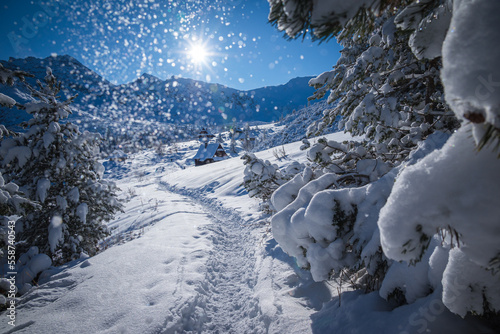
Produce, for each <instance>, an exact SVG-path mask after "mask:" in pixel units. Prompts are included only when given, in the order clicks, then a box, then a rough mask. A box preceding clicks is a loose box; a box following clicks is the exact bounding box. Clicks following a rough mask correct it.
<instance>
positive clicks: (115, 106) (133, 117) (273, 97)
mask: <svg viewBox="0 0 500 334" xmlns="http://www.w3.org/2000/svg"><path fill="white" fill-rule="evenodd" d="M0 63H2V65H3V66H4V67H6V68H11V69H21V70H24V71H27V72H29V73H32V74H33V75H34V76H35V78H29V79H28V80H27V81H28V82H29V83H30V84H31V85H35V84H36V80H40V81H42V82H43V78H44V77H45V71H46V67H47V66H49V67H51V68H52V70H53V73H54V75H55V76H56V77H57V78H58V80H60V81H61V82H62V87H63V91H64V95H66V96H71V95H74V94H78V96H77V98H76V99H75V102H74V104H73V105H72V106H73V107H74V109H75V110H77V112H75V113H74V115H73V116H71V117H72V119H73V120H77V121H78V122H79V123H81V124H82V125H85V126H86V127H88V128H91V129H93V130H98V131H101V132H104V130H105V129H106V128H108V127H112V128H114V127H116V128H125V129H129V130H131V129H134V128H136V126H141V127H142V126H144V125H145V124H158V122H159V123H160V124H198V125H206V124H224V123H233V122H246V121H248V122H252V121H265V122H268V121H274V120H278V119H279V118H280V117H282V116H285V115H287V114H289V113H291V112H292V111H293V110H295V109H299V108H300V107H301V106H304V105H306V104H307V97H308V96H310V95H312V93H313V91H314V89H313V88H311V87H309V86H308V84H307V83H308V81H309V79H310V78H309V77H304V78H296V79H292V80H290V81H289V82H288V83H286V84H284V85H280V86H271V87H263V88H259V89H255V90H250V91H240V90H237V89H233V88H229V87H226V86H223V85H219V84H215V83H206V82H202V81H196V80H192V79H186V78H179V77H172V78H169V79H167V80H161V79H159V78H157V77H155V76H152V75H149V74H143V75H142V76H141V77H139V78H138V79H136V80H135V81H133V82H130V83H127V84H122V85H114V84H112V83H110V82H109V81H107V80H106V79H104V78H102V77H101V76H99V75H98V74H97V73H95V72H93V71H92V70H90V69H88V68H87V67H85V66H84V65H83V64H81V63H80V62H79V61H78V60H76V59H74V58H72V57H70V56H67V55H66V56H55V57H53V56H51V57H47V58H45V59H38V58H33V57H28V58H25V59H15V58H11V59H9V61H0ZM0 92H2V93H4V94H7V95H10V96H12V97H14V98H15V99H16V100H18V102H23V101H27V100H29V98H30V96H29V94H28V90H27V89H26V88H25V87H24V86H23V85H21V84H18V85H16V86H14V87H6V86H1V87H0ZM63 97H64V96H63ZM28 117H29V116H28V115H27V114H25V113H24V112H22V111H17V110H8V109H1V113H0V122H1V123H3V124H5V125H7V126H11V127H12V126H14V125H17V124H19V123H20V122H21V121H24V120H26V119H27V118H28Z"/></svg>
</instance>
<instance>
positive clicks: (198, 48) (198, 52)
mask: <svg viewBox="0 0 500 334" xmlns="http://www.w3.org/2000/svg"><path fill="white" fill-rule="evenodd" d="M189 57H190V58H191V61H192V62H193V63H197V64H201V63H205V62H206V61H207V57H208V52H207V49H206V47H205V46H204V45H202V44H194V45H191V48H190V49H189Z"/></svg>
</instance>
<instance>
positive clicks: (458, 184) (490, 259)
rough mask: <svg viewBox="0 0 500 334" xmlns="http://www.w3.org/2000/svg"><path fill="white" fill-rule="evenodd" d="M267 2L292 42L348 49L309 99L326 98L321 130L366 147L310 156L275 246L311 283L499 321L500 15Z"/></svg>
mask: <svg viewBox="0 0 500 334" xmlns="http://www.w3.org/2000/svg"><path fill="white" fill-rule="evenodd" d="M269 2H270V7H271V12H270V15H269V19H270V21H271V22H272V23H273V24H275V25H276V26H277V27H278V29H280V30H283V31H285V32H286V34H287V35H288V36H289V37H290V38H297V37H298V36H305V35H306V34H311V36H312V38H313V39H316V40H322V41H325V40H328V39H329V38H332V37H337V40H339V41H340V43H341V44H342V45H343V46H344V50H343V51H342V56H341V58H340V60H339V62H338V63H337V65H336V66H335V69H334V70H333V71H330V72H326V73H323V74H322V75H320V76H318V77H317V78H315V79H313V80H311V82H310V84H312V85H314V86H315V88H317V91H316V93H315V95H314V96H313V99H314V98H319V97H323V96H324V95H325V94H326V93H328V92H329V91H331V93H330V97H329V102H334V101H335V102H338V105H336V106H333V107H332V108H331V109H329V110H327V111H325V119H324V123H325V124H329V123H331V122H333V120H334V119H336V118H337V117H338V116H342V121H341V126H342V127H344V129H345V130H346V131H348V132H350V133H352V134H355V135H364V136H365V138H366V139H367V140H366V142H365V143H363V145H357V144H355V143H335V142H330V141H327V140H321V141H318V143H317V144H315V145H313V146H312V147H311V148H310V150H309V158H310V159H311V160H312V161H314V163H313V164H312V165H311V168H308V169H306V170H305V171H304V173H302V174H300V175H297V176H296V177H295V178H294V179H292V180H291V181H290V182H288V183H286V184H284V185H283V186H281V187H280V188H279V189H277V190H276V191H275V193H274V194H273V195H272V202H273V205H274V207H275V208H276V209H277V210H278V213H277V214H276V215H274V216H273V218H272V226H273V234H274V236H275V238H276V240H277V241H278V243H279V244H280V245H281V247H282V248H283V249H284V250H285V251H286V252H288V253H289V254H291V255H293V256H295V257H296V258H297V261H298V263H299V265H301V266H302V267H304V268H309V269H310V270H311V272H312V275H313V278H314V279H315V280H323V279H328V278H330V277H332V276H334V275H337V276H340V275H342V273H346V272H347V273H349V276H350V277H349V278H348V279H349V280H350V281H354V282H355V283H358V282H362V285H361V286H363V287H365V288H368V289H378V288H380V295H381V296H382V297H384V298H387V299H394V300H396V301H398V302H400V303H405V302H407V303H412V302H414V301H415V300H417V299H418V298H422V297H425V296H427V295H429V294H430V293H431V292H432V291H443V295H442V301H443V303H444V304H445V305H446V307H448V309H449V310H451V311H452V312H454V313H457V314H460V315H461V316H465V315H466V314H467V313H468V312H471V313H473V314H479V315H481V314H487V315H488V314H489V315H491V314H494V313H497V314H498V311H499V310H500V302H498V298H497V296H498V293H497V290H496V288H495V287H496V286H498V282H499V278H500V276H499V274H498V268H499V266H498V263H500V261H499V260H498V259H499V256H498V254H499V253H498V246H497V245H498V233H496V232H498V231H497V230H495V231H496V232H492V231H493V228H494V226H497V224H496V223H495V222H496V221H498V212H499V211H498V205H496V204H497V203H496V202H495V201H497V198H498V196H499V192H498V187H497V186H496V185H497V184H498V172H497V171H498V166H499V162H498V156H496V153H494V150H495V149H496V150H497V152H498V149H499V147H500V144H498V143H500V140H499V139H498V138H499V133H500V131H499V130H498V129H499V128H500V127H499V126H498V124H499V123H498V119H499V116H498V115H499V112H498V110H499V109H498V96H499V95H498V94H495V92H494V91H495V89H494V87H498V83H497V82H496V81H495V80H494V78H495V77H498V76H497V75H498V73H499V71H498V61H497V60H496V59H498V57H497V56H498V53H499V50H500V49H499V48H498V47H497V44H498V43H496V41H497V40H498V37H499V36H500V35H499V33H498V31H500V30H499V29H498V26H499V25H498V23H497V18H496V17H495V15H494V14H492V13H494V12H496V11H498V9H499V8H500V6H499V5H498V3H496V2H494V1H455V2H453V6H452V2H451V1H446V0H438V1H429V0H426V1H404V0H395V1H394V0H387V1H375V0H369V1H364V0H362V1H361V0H360V1H356V0H355V1H349V2H346V1H341V0H334V1H327V0H321V1H315V0H314V1H313V0H306V1H298V0H290V1H279V0H270V1H269ZM476 27H480V28H481V29H482V30H480V28H477V30H478V32H473V33H472V31H473V30H474V29H476ZM445 39H446V43H444V41H445ZM463 45H468V46H469V47H468V48H467V52H464V53H463V54H462V49H463ZM490 53H491V54H490ZM486 77H487V78H488V80H486ZM445 92H446V94H445ZM445 97H446V102H447V103H448V104H449V105H450V106H451V109H452V110H451V109H450V107H449V106H448V105H447V104H446V102H445ZM457 118H458V119H460V121H462V122H464V123H465V125H464V126H462V127H461V128H460V129H458V130H457V131H456V132H455V131H454V130H456V129H457V128H458V126H459V123H458V121H457ZM313 128H316V129H317V126H316V125H313V126H311V129H313ZM312 133H314V132H312ZM448 138H449V139H448ZM447 139H448V141H447V142H446V145H445V146H444V147H442V145H443V144H444V143H445V141H446V140H447ZM495 140H496V143H495V144H497V145H496V146H495V147H494V150H493V151H489V150H488V152H483V151H486V150H485V147H486V146H488V144H490V143H492V142H495ZM474 145H475V146H476V149H478V150H481V149H483V150H482V151H481V152H479V153H476V152H474V151H473V147H474ZM433 151H436V152H435V153H433V154H429V153H430V152H433ZM423 157H425V158H423ZM422 158H423V159H422ZM413 164H415V166H411V165H413ZM381 167H382V168H381ZM407 167H408V168H407ZM306 171H307V172H306ZM464 180H467V181H468V183H466V184H465V185H463V184H464ZM340 181H342V182H340ZM493 184H494V186H492V185H493ZM436 194H438V195H436ZM439 194H440V195H441V196H439ZM471 194H472V195H473V196H471ZM476 197H478V199H476ZM452 198H453V199H452ZM457 202H458V203H460V204H457ZM415 203H419V204H418V205H415ZM464 205H466V206H467V208H468V209H465V210H464V209H463V208H462V206H464ZM332 221H333V225H332ZM472 222H473V223H472ZM332 226H333V227H332ZM485 231H489V232H485ZM381 240H382V241H381ZM457 246H458V247H457ZM454 247H455V248H454ZM382 251H383V252H382ZM386 256H387V257H386ZM393 260H396V261H407V263H404V262H403V263H399V262H393ZM408 263H410V264H413V265H415V266H413V267H408ZM438 263H439V264H438ZM457 274H458V275H457ZM361 276H362V278H363V279H361V280H357V281H356V280H353V278H359V277H361ZM415 281H417V282H421V283H419V284H413V283H414V282H415ZM457 281H458V282H459V283H457ZM374 282H375V283H377V284H375V285H374V284H373V283H374ZM367 283H368V284H367ZM457 292H458V294H457Z"/></svg>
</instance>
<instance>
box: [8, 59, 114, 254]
mask: <svg viewBox="0 0 500 334" xmlns="http://www.w3.org/2000/svg"><path fill="white" fill-rule="evenodd" d="M37 84H38V89H35V88H33V87H31V86H28V87H29V89H30V91H31V94H32V96H33V98H34V99H35V101H34V102H30V103H27V104H26V105H25V107H26V111H27V112H28V113H29V114H31V115H32V116H33V118H32V119H31V120H29V121H28V122H27V124H25V126H26V127H27V130H26V132H25V133H23V134H22V135H20V136H19V137H12V138H8V139H5V140H3V141H2V143H1V146H0V155H1V157H2V163H3V166H2V167H3V168H4V170H5V174H4V176H5V177H6V178H7V179H8V180H9V181H12V182H15V183H16V184H18V185H19V186H20V189H21V190H22V191H23V192H24V193H25V194H26V195H27V196H28V198H29V199H31V200H35V201H39V202H40V204H41V209H40V210H36V211H34V212H32V213H30V214H28V215H27V216H25V217H23V218H21V219H20V220H19V221H18V222H17V224H18V226H17V228H18V230H19V233H18V235H17V237H18V239H19V240H22V241H23V244H22V245H23V247H24V248H25V249H28V248H29V247H31V246H37V247H38V248H39V250H40V252H42V253H46V254H48V255H50V256H51V257H52V259H53V260H54V262H55V263H59V264H61V263H64V262H67V261H70V260H72V259H74V258H78V257H79V256H80V254H81V253H82V252H83V253H86V254H88V255H91V256H92V255H94V254H96V253H97V251H98V241H99V240H100V239H102V238H103V237H105V236H107V235H108V234H109V232H108V229H107V228H106V226H105V225H104V224H103V223H104V222H105V221H108V220H110V219H112V218H113V215H114V214H115V213H116V212H117V211H119V210H120V209H121V204H120V203H119V201H118V200H117V198H116V191H117V188H116V187H115V185H114V184H113V183H111V182H107V181H105V180H103V179H102V176H103V173H104V167H103V166H102V165H101V164H100V163H99V162H98V161H97V159H96V153H97V152H98V144H99V141H100V136H99V135H97V134H93V133H89V132H87V131H85V132H84V133H81V132H80V131H79V130H78V127H77V126H76V125H74V124H72V123H70V122H68V121H66V122H64V123H63V122H62V121H63V120H65V119H66V118H67V117H68V116H69V115H70V114H71V110H70V108H69V105H70V103H71V102H72V101H73V99H74V98H75V97H71V98H69V99H68V100H66V101H65V102H60V101H59V95H58V94H59V92H60V90H61V85H60V83H58V82H57V80H56V78H55V77H54V76H53V75H52V71H51V69H50V68H47V75H46V77H45V84H42V83H40V82H37Z"/></svg>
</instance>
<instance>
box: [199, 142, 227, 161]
mask: <svg viewBox="0 0 500 334" xmlns="http://www.w3.org/2000/svg"><path fill="white" fill-rule="evenodd" d="M219 146H220V147H221V149H222V146H221V145H220V144H219V143H209V144H208V145H207V147H205V145H200V148H199V149H198V152H196V155H195V156H194V158H193V159H195V160H196V159H198V160H200V161H205V160H206V159H213V157H214V156H215V152H217V149H218V148H219Z"/></svg>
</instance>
